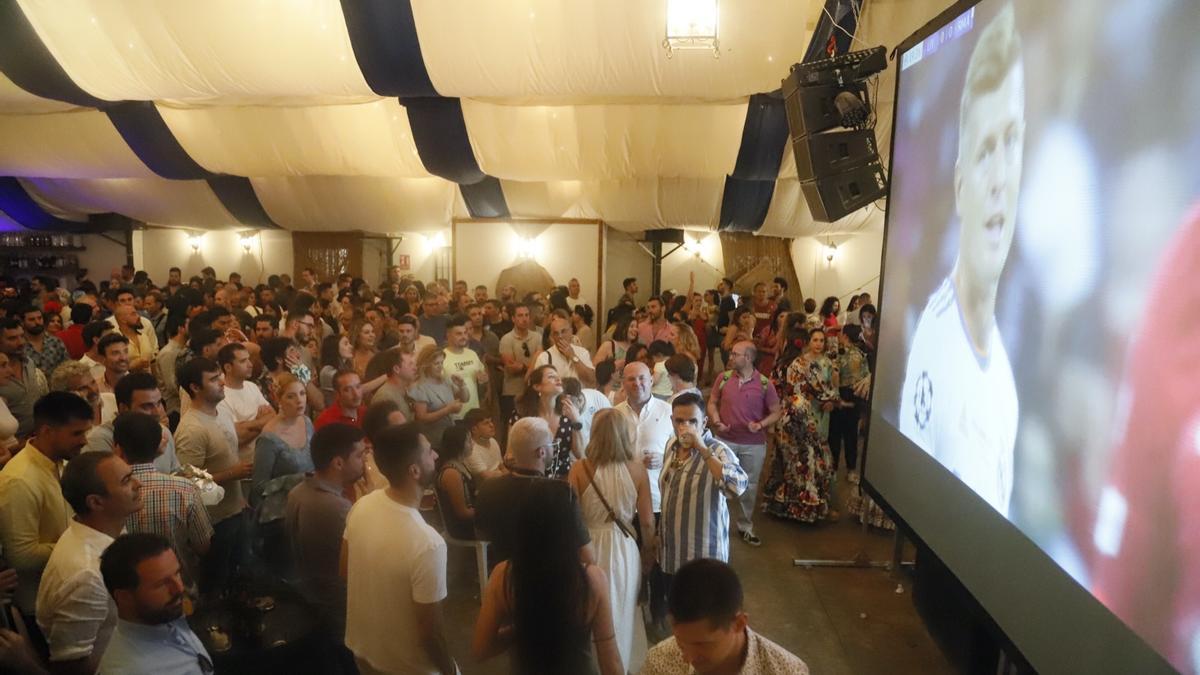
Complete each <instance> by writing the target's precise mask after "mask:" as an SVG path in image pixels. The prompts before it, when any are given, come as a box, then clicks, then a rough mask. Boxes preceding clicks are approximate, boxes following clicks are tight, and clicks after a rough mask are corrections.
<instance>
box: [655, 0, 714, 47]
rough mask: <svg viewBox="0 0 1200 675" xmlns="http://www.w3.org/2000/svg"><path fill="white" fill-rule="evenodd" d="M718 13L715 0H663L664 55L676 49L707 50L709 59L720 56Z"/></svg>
mask: <svg viewBox="0 0 1200 675" xmlns="http://www.w3.org/2000/svg"><path fill="white" fill-rule="evenodd" d="M719 16H720V8H719V0H667V37H666V39H664V40H663V48H664V49H666V50H667V58H671V56H673V55H674V53H675V50H677V49H686V50H702V49H710V50H712V53H713V58H720V57H721V41H720V40H719V39H718V35H717V33H718V31H717V28H718V23H719V22H718V17H719Z"/></svg>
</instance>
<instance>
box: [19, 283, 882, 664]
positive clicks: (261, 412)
mask: <svg viewBox="0 0 1200 675" xmlns="http://www.w3.org/2000/svg"><path fill="white" fill-rule="evenodd" d="M624 290H625V293H624V294H623V295H622V296H621V298H620V299H619V301H618V302H617V304H616V305H615V306H614V307H612V308H611V309H610V310H608V312H607V313H606V315H605V321H604V326H603V329H602V327H601V326H599V325H594V324H596V315H595V312H594V310H593V309H592V307H590V306H589V305H588V304H587V303H586V302H584V301H583V299H582V298H581V288H580V285H579V282H578V281H577V280H574V279H572V280H571V281H570V282H569V283H568V284H567V285H566V286H562V287H557V288H554V289H547V292H545V293H542V292H540V291H531V292H527V293H525V294H523V295H519V294H518V290H517V289H516V288H515V287H513V286H506V287H503V288H500V289H498V290H497V292H496V294H495V296H493V294H492V293H491V291H490V290H489V289H488V288H487V287H485V286H482V285H481V286H476V287H474V288H470V287H469V285H468V284H467V283H466V282H464V281H455V282H454V283H453V284H451V283H449V282H448V281H435V282H431V283H428V284H425V283H422V282H420V281H418V280H415V279H413V278H411V277H408V276H405V275H403V274H402V273H401V271H400V270H399V269H391V270H389V272H388V275H387V278H386V279H384V280H383V282H382V283H381V284H379V285H378V286H372V285H370V284H368V283H366V282H364V281H363V280H362V279H356V278H352V277H351V276H350V275H346V274H343V275H340V276H338V277H337V278H336V279H331V280H329V281H323V280H321V279H320V278H319V277H318V274H317V273H316V272H315V271H314V270H311V269H306V270H304V271H303V272H302V273H301V275H300V278H299V279H298V280H297V281H296V282H295V283H293V280H292V279H291V278H290V277H289V276H288V275H286V274H281V275H272V276H271V277H270V278H269V279H268V281H267V283H265V284H260V285H257V286H252V285H250V284H245V283H243V282H242V279H241V278H240V276H239V275H237V274H236V273H235V274H231V275H229V277H228V278H227V279H226V280H221V279H218V278H217V276H216V273H215V271H214V270H213V269H211V268H205V269H204V270H203V271H202V273H201V274H200V275H198V276H196V277H192V278H191V279H189V280H187V281H186V282H185V281H184V279H183V278H182V275H181V273H180V270H179V269H177V268H172V269H171V271H170V274H169V277H168V279H167V281H166V283H165V284H164V285H162V286H156V285H155V284H154V283H153V282H152V281H151V279H150V278H149V277H148V275H146V274H145V273H144V272H140V271H139V272H135V271H134V270H133V268H132V267H128V266H127V267H124V268H122V269H120V270H114V271H113V274H112V276H111V279H109V280H107V281H105V282H103V283H101V284H100V285H99V286H97V285H96V284H93V283H92V282H91V281H88V280H86V279H84V280H80V281H79V283H78V285H77V287H76V288H75V289H73V290H71V291H67V290H66V289H64V288H60V287H58V286H57V285H56V283H55V282H54V281H52V280H49V279H43V278H35V279H32V280H28V281H24V280H23V281H20V282H16V283H12V282H7V283H4V285H3V293H4V299H3V301H0V466H2V467H3V468H2V469H0V547H2V548H0V554H2V556H3V558H0V570H2V571H0V597H5V598H11V601H12V605H13V607H12V610H13V611H12V612H11V613H10V612H6V614H11V618H12V620H13V621H12V622H13V623H15V624H20V625H21V626H23V628H24V629H25V632H24V633H23V634H22V635H21V636H20V637H18V636H17V634H16V633H13V632H11V631H7V630H4V629H0V664H4V665H8V666H10V667H13V668H14V669H16V670H18V671H28V672H35V673H36V672H44V671H49V672H80V673H85V672H86V673H93V672H102V673H151V672H154V673H158V672H160V671H161V672H168V673H175V672H179V673H192V672H211V671H212V669H213V664H214V660H213V658H212V654H211V653H210V649H212V650H214V651H218V652H219V651H222V650H223V649H224V648H227V647H228V646H229V643H230V641H231V639H232V638H231V636H229V635H226V634H224V633H222V632H221V631H220V630H216V629H212V630H210V632H209V634H208V635H206V636H205V637H206V638H207V640H204V641H202V640H200V639H199V638H198V637H197V635H196V634H194V633H193V632H192V630H191V629H190V628H189V626H188V623H187V620H186V619H187V615H189V614H191V613H192V611H194V609H195V608H196V607H200V608H203V607H206V606H214V605H217V604H219V603H221V602H223V601H226V600H228V599H229V598H230V596H231V595H232V594H233V590H234V589H239V588H241V589H244V588H246V587H247V586H250V587H252V586H253V585H254V584H255V583H257V582H258V580H261V579H263V578H267V577H269V578H272V579H282V580H285V581H286V582H288V583H289V584H292V585H293V586H294V587H295V588H296V589H297V591H298V593H299V594H300V595H301V596H302V597H303V598H304V600H305V601H306V602H307V603H308V604H310V605H311V606H312V607H313V608H314V609H315V610H316V611H315V615H316V616H318V617H319V619H320V621H319V624H320V626H319V631H320V634H321V635H322V637H323V642H322V644H324V645H326V648H323V649H322V654H323V656H322V659H323V661H322V666H321V668H322V672H348V673H350V672H361V673H439V672H440V673H454V672H456V671H457V670H458V665H457V663H458V661H459V660H461V659H464V658H467V656H468V655H465V654H452V653H451V651H450V649H449V648H448V646H447V641H446V638H445V626H444V624H443V619H442V615H441V603H442V602H443V601H444V600H445V598H446V596H447V588H446V564H447V548H446V542H445V540H444V539H443V537H442V535H441V534H439V532H438V531H437V530H436V529H434V528H433V527H432V526H431V525H430V524H429V523H428V522H427V517H426V516H427V514H429V515H432V512H434V511H435V510H436V511H438V512H440V516H441V517H440V518H439V519H436V520H435V522H439V521H440V522H441V523H442V525H443V526H444V528H445V531H446V534H447V535H448V536H451V537H455V538H457V539H463V540H473V539H481V540H486V541H488V542H490V547H489V550H490V554H491V555H490V559H489V561H488V563H489V567H490V568H491V573H490V578H489V579H488V581H487V584H486V589H485V590H484V591H483V593H482V597H481V603H482V608H481V610H480V614H479V617H478V621H477V623H476V625H475V633H474V640H473V643H472V650H471V651H472V654H471V655H470V656H472V657H474V658H478V659H487V658H491V657H493V656H496V655H499V654H508V657H509V658H510V660H511V662H512V668H513V672H518V673H587V672H599V673H605V674H608V673H626V672H644V673H676V672H680V673H682V672H692V671H690V670H687V669H688V668H694V669H695V672H737V666H738V664H743V665H746V666H748V665H749V664H750V663H751V662H753V663H754V664H756V665H757V666H758V668H757V669H755V670H751V671H742V672H765V673H775V672H778V673H784V672H786V673H799V672H805V667H804V665H803V663H802V662H801V661H800V660H799V659H798V658H796V657H795V656H793V655H791V654H788V653H787V652H786V651H785V650H783V649H782V648H780V647H779V646H778V645H775V644H773V643H771V642H770V641H769V640H767V639H766V638H764V637H762V636H760V635H758V634H756V633H754V632H753V631H751V630H750V629H749V628H748V627H747V625H746V618H745V613H744V611H743V608H742V597H741V589H740V585H739V582H738V580H737V578H736V575H735V574H734V573H733V572H732V570H731V569H730V568H729V567H728V566H727V565H726V564H725V563H726V562H727V561H728V559H729V551H730V541H731V539H735V538H740V539H741V540H742V541H743V542H744V543H745V544H747V545H750V546H758V545H761V543H762V540H761V538H760V537H759V536H758V534H756V532H755V529H754V515H755V511H756V507H757V509H758V510H762V511H765V512H766V513H769V514H773V515H775V516H780V517H784V518H789V519H794V520H799V521H805V522H815V521H818V520H821V519H828V518H836V517H837V516H838V514H837V511H836V505H835V497H834V493H833V492H834V485H835V484H836V482H837V471H838V465H839V462H840V461H842V457H843V456H844V462H845V467H846V469H847V473H846V477H847V479H848V480H849V481H850V482H852V483H853V482H854V481H856V480H857V473H856V469H857V462H858V443H859V439H858V437H859V427H860V423H861V420H862V418H863V414H862V413H863V411H864V406H865V398H866V391H867V388H868V387H869V384H870V372H871V364H872V362H873V355H874V352H875V336H876V333H875V329H874V317H875V308H874V306H873V305H871V304H870V298H869V296H867V295H866V294H863V295H862V296H857V297H855V298H853V299H852V300H851V302H850V304H849V308H848V310H847V312H845V313H842V312H840V307H839V306H838V300H837V299H836V298H828V299H826V300H825V302H824V303H823V304H822V305H821V309H820V312H817V311H816V309H817V306H816V303H815V302H814V301H813V300H811V299H810V300H806V301H805V303H804V307H803V309H793V308H792V307H791V305H790V303H789V302H788V300H787V296H786V293H787V290H788V285H787V282H786V281H785V280H784V279H782V278H776V279H775V280H774V281H773V282H772V283H769V284H768V283H758V284H755V285H754V286H753V288H752V292H751V293H750V294H748V295H745V296H743V297H741V298H738V297H736V296H735V295H734V293H733V290H734V282H733V281H731V280H729V279H724V280H722V281H721V283H720V285H719V286H718V288H717V289H713V290H710V291H708V292H704V293H701V292H696V291H695V290H694V289H693V288H689V289H688V290H687V291H686V292H685V293H680V294H674V293H671V292H667V293H664V294H662V295H661V296H654V297H650V298H649V299H647V300H645V301H644V302H639V300H638V285H637V280H636V279H627V280H625V282H624ZM769 447H770V448H772V451H771V452H770V453H768V448H769ZM768 456H770V461H769V462H768ZM764 469H765V470H766V475H765V476H764V475H763V472H764ZM760 485H761V486H762V494H761V499H762V503H761V506H758V500H759V497H760V495H759V486H760ZM548 580H553V582H552V583H548V582H547V581H548ZM643 606H645V608H646V611H645V612H643V610H642V607H643ZM382 616H387V617H388V621H386V622H383V621H379V620H378V619H379V617H382ZM647 621H648V625H647ZM651 642H657V643H658V644H657V645H655V646H651V645H650V643H651ZM206 644H207V647H206Z"/></svg>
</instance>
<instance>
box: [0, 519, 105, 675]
mask: <svg viewBox="0 0 1200 675" xmlns="http://www.w3.org/2000/svg"><path fill="white" fill-rule="evenodd" d="M112 542H113V538H112V537H110V536H108V535H107V534H104V533H103V532H100V531H99V530H93V529H92V528H90V527H88V526H87V525H84V524H83V523H81V522H79V521H78V520H72V521H71V524H70V525H68V526H67V531H66V532H63V534H62V536H61V537H59V539H58V543H57V544H55V546H54V552H53V553H51V554H50V560H49V561H48V562H47V563H46V569H45V571H44V572H43V573H42V581H41V583H40V584H39V585H38V594H37V623H38V627H39V628H41V629H42V633H43V634H44V635H45V636H46V642H47V643H48V644H49V648H50V661H51V662H55V661H71V660H74V659H78V658H82V657H85V656H88V655H90V654H92V652H94V651H97V650H99V652H100V653H103V652H104V648H105V647H106V646H108V641H109V639H110V638H111V637H112V633H113V629H115V628H116V627H117V608H116V605H115V603H114V602H113V599H112V597H111V596H110V595H109V594H108V591H107V590H105V588H104V577H102V576H101V575H100V554H101V553H103V552H104V549H106V548H108V545H109V544H111V543H112ZM7 609H8V608H7V607H6V608H5V610H6V611H7Z"/></svg>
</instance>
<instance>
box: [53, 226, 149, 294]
mask: <svg viewBox="0 0 1200 675" xmlns="http://www.w3.org/2000/svg"><path fill="white" fill-rule="evenodd" d="M137 234H138V233H137V232H134V251H135V253H136V251H137ZM109 236H111V237H112V238H113V239H115V240H116V241H115V242H114V241H109V240H108V239H105V238H104V237H101V236H100V235H98V234H85V235H82V237H80V239H81V241H80V243H81V244H83V246H84V247H85V248H86V249H87V250H85V251H80V252H78V253H76V254H75V255H76V256H78V257H79V266H80V267H86V268H87V270H88V278H89V279H91V280H92V281H94V282H96V283H97V284H99V283H100V282H101V281H107V280H108V278H109V274H110V273H111V272H112V270H113V268H114V267H118V268H119V267H120V266H121V265H124V264H125V244H124V243H117V242H124V238H125V235H124V233H121V232H113V233H111V234H110V235H109ZM134 266H135V267H136V266H137V256H136V255H135V256H134ZM163 279H164V280H166V276H165V275H164V276H163ZM71 283H74V282H71Z"/></svg>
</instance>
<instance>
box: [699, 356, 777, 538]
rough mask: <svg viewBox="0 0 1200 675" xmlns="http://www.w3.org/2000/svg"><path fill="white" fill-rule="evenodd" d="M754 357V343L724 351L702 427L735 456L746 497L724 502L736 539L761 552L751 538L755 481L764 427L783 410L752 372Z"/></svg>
mask: <svg viewBox="0 0 1200 675" xmlns="http://www.w3.org/2000/svg"><path fill="white" fill-rule="evenodd" d="M757 356H758V353H757V350H756V349H755V348H754V343H753V342H750V341H742V342H738V343H735V344H734V345H733V348H732V349H730V350H729V361H728V362H727V363H726V365H727V366H728V367H729V369H728V370H726V371H725V372H724V373H721V374H720V375H718V376H717V379H716V380H715V381H713V386H712V392H711V393H710V394H709V397H708V421H709V427H710V428H711V429H712V431H713V435H714V436H716V438H717V439H718V440H720V441H721V442H722V443H724V444H725V445H727V446H728V447H729V449H730V450H731V451H732V452H733V454H734V455H736V456H737V461H738V463H739V464H740V465H741V466H742V468H743V469H744V470H745V471H746V474H747V476H749V479H750V484H749V487H747V488H746V491H745V492H743V493H741V495H739V496H737V497H736V498H734V497H730V499H729V501H730V507H731V509H730V510H731V511H732V512H733V515H734V517H735V518H736V519H737V529H738V534H739V535H740V536H741V537H742V541H744V542H746V543H747V544H750V545H751V546H761V545H762V540H761V539H759V538H758V535H756V534H754V521H753V515H754V501H755V499H757V498H758V477H759V475H760V474H761V473H762V465H763V460H764V459H765V458H766V455H767V433H766V429H767V427H770V426H771V425H772V424H774V423H775V422H776V421H777V420H778V419H779V418H780V416H782V415H783V406H782V405H780V403H779V395H778V394H777V393H776V392H775V386H774V385H773V384H771V381H770V380H768V379H767V377H766V376H765V375H763V374H762V373H760V372H758V371H757V370H755V369H754V360H755V358H756V357H757Z"/></svg>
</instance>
